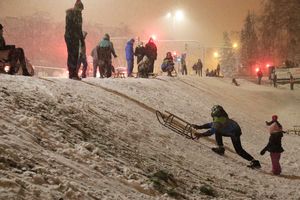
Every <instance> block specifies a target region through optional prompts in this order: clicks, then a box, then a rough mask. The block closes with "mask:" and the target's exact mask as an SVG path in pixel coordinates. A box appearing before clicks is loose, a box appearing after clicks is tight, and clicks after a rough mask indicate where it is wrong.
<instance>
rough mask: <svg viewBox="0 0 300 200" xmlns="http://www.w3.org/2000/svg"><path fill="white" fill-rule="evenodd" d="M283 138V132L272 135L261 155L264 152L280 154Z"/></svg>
mask: <svg viewBox="0 0 300 200" xmlns="http://www.w3.org/2000/svg"><path fill="white" fill-rule="evenodd" d="M282 137H283V132H282V131H280V132H277V133H272V134H271V135H270V138H269V143H268V144H267V146H266V147H265V148H264V149H263V150H262V151H261V154H262V155H263V154H264V153H265V152H266V151H269V152H272V153H282V152H283V151H284V149H283V148H282V146H281V139H282Z"/></svg>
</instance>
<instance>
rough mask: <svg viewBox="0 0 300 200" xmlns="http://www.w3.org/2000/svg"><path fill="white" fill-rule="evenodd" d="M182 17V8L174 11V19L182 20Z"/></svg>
mask: <svg viewBox="0 0 300 200" xmlns="http://www.w3.org/2000/svg"><path fill="white" fill-rule="evenodd" d="M183 19H184V14H183V12H182V10H177V11H176V12H175V20H176V21H182V20H183Z"/></svg>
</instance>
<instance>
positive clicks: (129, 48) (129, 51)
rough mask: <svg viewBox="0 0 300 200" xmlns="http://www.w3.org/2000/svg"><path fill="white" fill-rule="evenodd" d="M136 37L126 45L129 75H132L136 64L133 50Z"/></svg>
mask: <svg viewBox="0 0 300 200" xmlns="http://www.w3.org/2000/svg"><path fill="white" fill-rule="evenodd" d="M133 44H134V39H130V40H129V41H128V42H127V44H126V47H125V53H126V61H127V76H128V77H132V71H133V66H134V52H133Z"/></svg>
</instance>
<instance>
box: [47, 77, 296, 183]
mask: <svg viewBox="0 0 300 200" xmlns="http://www.w3.org/2000/svg"><path fill="white" fill-rule="evenodd" d="M42 80H46V81H49V82H52V83H55V81H52V80H49V79H46V78H42ZM179 81H181V82H183V83H184V84H187V85H189V86H191V87H193V88H195V89H200V88H197V87H195V86H193V85H191V84H189V83H187V82H185V81H182V80H179ZM79 82H81V83H84V84H87V85H90V86H93V87H96V88H99V89H102V90H104V91H107V92H109V93H112V94H115V95H117V96H119V97H122V98H125V99H127V100H129V101H131V102H133V103H135V104H137V105H138V106H140V107H141V108H143V109H145V110H147V111H149V112H151V113H153V114H155V113H156V109H154V108H152V107H150V106H148V105H146V104H144V103H142V102H140V101H138V100H136V99H134V98H132V97H130V96H128V95H126V94H123V93H121V92H118V91H116V90H113V89H109V88H106V87H103V86H101V85H97V84H94V83H90V82H87V81H79ZM203 139H204V140H206V141H208V142H210V143H212V144H215V140H213V139H210V138H203ZM193 141H194V142H196V143H198V144H200V145H202V146H205V147H207V148H210V147H209V146H208V145H206V144H203V142H199V141H197V140H193ZM225 149H226V150H227V151H229V152H231V153H233V154H235V151H234V150H232V149H231V148H229V147H225ZM224 157H226V158H228V159H230V160H231V161H232V162H235V163H239V164H241V165H242V164H243V163H242V162H241V161H238V160H237V159H235V158H232V157H231V156H228V155H225V156H224ZM251 170H253V169H251ZM256 171H258V172H259V173H262V174H265V175H268V176H274V175H273V174H271V173H269V172H267V171H263V170H261V169H258V170H256ZM274 177H278V178H284V179H288V180H297V181H298V180H300V176H296V175H285V174H283V175H280V176H274Z"/></svg>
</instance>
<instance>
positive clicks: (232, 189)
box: [0, 75, 300, 200]
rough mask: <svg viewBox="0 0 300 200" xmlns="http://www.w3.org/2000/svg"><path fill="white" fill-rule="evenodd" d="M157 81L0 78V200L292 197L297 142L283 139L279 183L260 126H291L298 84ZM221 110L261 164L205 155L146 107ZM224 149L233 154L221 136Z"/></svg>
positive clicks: (298, 193) (184, 113) (298, 185)
mask: <svg viewBox="0 0 300 200" xmlns="http://www.w3.org/2000/svg"><path fill="white" fill-rule="evenodd" d="M238 82H239V83H240V84H241V86H239V87H236V86H234V85H232V84H231V80H229V79H218V78H204V77H203V78H200V77H196V76H186V77H177V78H170V77H158V78H157V79H135V78H129V79H99V78H96V79H94V78H88V79H86V80H85V81H84V82H83V81H72V80H68V79H61V78H47V79H42V78H28V77H22V76H7V75H0V83H1V84H0V109H1V114H0V128H1V129H0V130H1V131H0V138H1V139H0V199H57V200H58V199H64V200H66V199H72V200H73V199H74V200H76V199H78V200H82V199H101V200H105V199H107V200H108V199H117V200H119V199H120V200H121V199H124V200H125V199H128V200H134V199H136V200H141V199H145V200H146V199H157V200H158V199H159V200H160V199H286V200H287V199H289V200H290V199H295V200H299V199H300V166H299V165H300V154H299V151H300V145H299V144H300V136H297V135H285V137H284V138H283V147H284V149H285V152H284V153H283V154H282V159H281V163H282V167H283V175H282V176H279V177H278V176H273V175H270V174H267V173H266V172H269V171H270V170H271V162H270V158H269V156H268V153H267V154H266V155H264V156H260V155H259V152H260V150H261V149H262V148H263V147H264V146H265V145H266V144H267V142H268V137H269V134H268V129H267V127H266V126H265V121H266V120H270V118H271V116H272V115H273V114H277V115H278V116H279V121H280V122H281V123H282V125H283V126H284V128H285V129H289V128H292V127H293V126H294V125H300V121H299V119H300V92H299V91H300V87H299V85H296V87H295V90H294V91H290V90H289V86H288V85H286V86H279V88H277V89H276V88H272V87H271V86H269V85H263V86H258V85H256V84H254V83H251V82H248V81H246V80H238ZM214 104H221V105H223V106H224V108H225V109H226V111H228V113H229V115H230V117H231V118H233V119H235V120H236V121H238V122H239V124H240V126H241V127H242V131H243V135H242V144H243V146H244V148H245V149H246V150H247V151H249V152H250V153H251V154H252V155H253V156H254V157H255V158H257V159H259V160H260V161H261V163H262V170H251V169H249V168H247V167H246V165H247V164H248V163H247V162H246V161H244V160H243V159H242V158H240V157H239V156H237V155H236V154H235V153H232V152H230V151H226V153H225V155H226V156H224V157H222V156H218V155H216V154H214V153H213V152H212V151H211V150H210V147H213V146H214V143H213V138H211V140H207V139H204V138H203V139H202V138H201V139H200V140H199V141H196V142H195V141H192V140H188V139H185V138H183V137H182V136H180V135H178V134H176V133H174V132H172V131H170V130H169V129H166V128H165V127H163V126H161V125H160V124H159V123H158V121H157V119H156V116H155V110H160V111H165V110H167V111H170V112H172V113H174V114H176V115H178V116H180V117H181V118H183V119H185V120H187V121H189V122H191V123H199V124H201V123H205V122H209V121H210V120H211V119H210V108H211V107H212V105H214ZM225 143H226V146H227V147H228V148H230V149H233V147H232V145H231V142H230V140H229V139H225Z"/></svg>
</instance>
